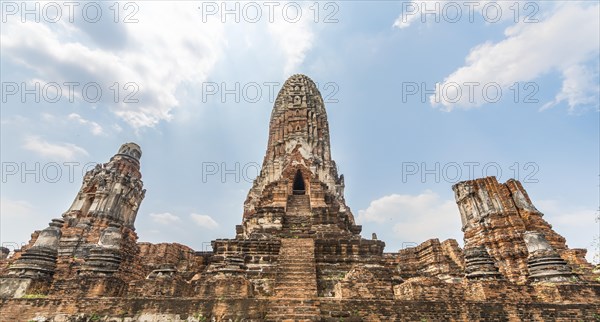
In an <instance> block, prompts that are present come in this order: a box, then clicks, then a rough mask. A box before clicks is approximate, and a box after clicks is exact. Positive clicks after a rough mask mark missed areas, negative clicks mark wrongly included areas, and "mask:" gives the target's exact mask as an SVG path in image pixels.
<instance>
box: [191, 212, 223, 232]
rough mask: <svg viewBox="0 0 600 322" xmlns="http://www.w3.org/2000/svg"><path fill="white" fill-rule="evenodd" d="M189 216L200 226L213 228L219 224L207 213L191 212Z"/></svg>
mask: <svg viewBox="0 0 600 322" xmlns="http://www.w3.org/2000/svg"><path fill="white" fill-rule="evenodd" d="M190 218H191V219H192V220H193V221H194V222H195V223H196V224H197V225H198V226H200V227H202V228H207V229H215V228H217V227H219V224H218V223H217V222H216V221H215V220H214V219H212V217H211V216H209V215H199V214H191V215H190Z"/></svg>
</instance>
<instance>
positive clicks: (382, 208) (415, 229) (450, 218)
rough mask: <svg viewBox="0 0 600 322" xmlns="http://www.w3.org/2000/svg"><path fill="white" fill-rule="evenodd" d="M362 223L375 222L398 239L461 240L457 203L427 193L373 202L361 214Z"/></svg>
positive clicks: (421, 240)
mask: <svg viewBox="0 0 600 322" xmlns="http://www.w3.org/2000/svg"><path fill="white" fill-rule="evenodd" d="M357 221H358V222H360V223H369V222H373V223H376V224H378V225H380V226H381V228H380V229H381V230H382V231H384V232H385V231H386V230H391V232H386V234H387V233H391V234H393V235H394V236H396V237H397V238H398V239H401V240H402V241H405V242H413V243H421V242H423V241H425V240H427V239H430V238H440V239H446V238H455V239H458V240H461V239H462V238H461V237H462V232H461V230H460V228H461V226H460V215H459V212H458V208H457V206H456V203H455V202H454V200H442V199H441V198H440V197H439V196H438V195H437V194H436V193H434V192H432V191H430V190H425V191H424V192H423V193H421V194H418V195H401V194H392V195H388V196H384V197H381V198H379V199H377V200H374V201H372V202H371V204H370V205H369V207H368V208H367V209H366V210H360V211H359V212H358V218H357Z"/></svg>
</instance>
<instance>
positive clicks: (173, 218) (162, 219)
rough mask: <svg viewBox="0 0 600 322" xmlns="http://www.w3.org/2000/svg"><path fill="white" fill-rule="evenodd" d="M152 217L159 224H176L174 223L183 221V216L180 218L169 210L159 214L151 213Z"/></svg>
mask: <svg viewBox="0 0 600 322" xmlns="http://www.w3.org/2000/svg"><path fill="white" fill-rule="evenodd" d="M150 218H152V221H154V222H155V223H159V224H163V225H169V224H174V223H177V222H180V221H181V218H179V216H177V215H173V214H171V213H168V212H164V213H159V214H156V213H151V214H150Z"/></svg>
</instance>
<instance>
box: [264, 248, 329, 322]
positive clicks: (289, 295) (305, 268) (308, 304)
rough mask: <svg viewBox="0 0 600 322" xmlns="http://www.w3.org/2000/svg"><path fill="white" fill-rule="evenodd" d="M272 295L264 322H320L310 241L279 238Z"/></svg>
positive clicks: (313, 258) (313, 253) (312, 251)
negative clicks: (277, 261)
mask: <svg viewBox="0 0 600 322" xmlns="http://www.w3.org/2000/svg"><path fill="white" fill-rule="evenodd" d="M274 296H275V297H276V298H277V299H276V300H274V301H273V302H272V304H271V306H270V307H269V311H268V312H267V317H266V320H267V321H319V320H320V310H319V301H318V300H317V272H316V266H315V242H314V240H313V239H311V238H297V239H296V238H282V239H281V248H280V250H279V267H278V269H277V280H276V284H275V289H274Z"/></svg>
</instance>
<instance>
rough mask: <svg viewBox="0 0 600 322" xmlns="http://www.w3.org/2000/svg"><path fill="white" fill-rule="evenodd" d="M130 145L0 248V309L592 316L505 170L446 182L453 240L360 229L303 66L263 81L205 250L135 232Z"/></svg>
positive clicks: (597, 276)
mask: <svg viewBox="0 0 600 322" xmlns="http://www.w3.org/2000/svg"><path fill="white" fill-rule="evenodd" d="M141 157H142V150H141V148H140V147H139V146H138V145H137V144H135V143H126V144H123V145H122V146H121V148H120V149H119V150H118V152H117V154H115V155H114V156H113V157H112V158H111V159H110V161H109V162H107V163H105V164H99V165H97V166H96V167H95V168H94V169H92V170H90V171H89V172H88V173H87V174H86V175H85V176H84V178H83V184H82V187H81V189H80V190H79V192H78V194H77V196H76V197H75V200H74V201H73V203H72V205H71V206H70V207H69V209H68V210H67V211H66V212H64V213H63V214H62V216H61V217H60V218H58V219H51V218H48V219H49V220H50V219H51V222H50V224H49V226H48V227H47V228H45V229H43V230H41V231H35V232H34V233H33V234H32V236H31V240H30V241H29V244H28V245H26V246H24V247H22V249H20V250H18V251H16V252H15V254H13V255H12V256H8V255H7V254H5V253H7V251H5V250H3V251H2V254H3V255H2V257H0V317H1V319H2V321H56V322H58V321H147V322H151V321H479V320H482V321H487V320H489V321H509V320H510V321H542V320H544V321H594V320H600V272H599V271H598V270H595V269H594V267H593V266H592V265H591V264H590V263H588V262H587V261H586V259H585V255H586V250H585V249H570V248H568V247H567V244H566V241H565V239H564V238H563V237H562V236H561V235H559V234H558V233H557V232H555V231H554V229H553V228H552V226H551V225H550V224H549V223H548V222H546V221H545V220H544V219H543V214H542V213H541V212H540V211H538V210H537V209H536V207H535V206H534V205H533V203H532V201H531V199H530V198H529V196H528V194H527V192H526V191H525V189H524V188H523V186H522V185H521V183H519V182H518V181H515V180H509V181H507V182H506V183H499V182H498V181H497V180H496V178H494V177H487V178H481V179H476V180H470V181H465V182H460V183H457V184H456V185H454V186H453V187H452V189H453V190H454V193H455V197H456V203H457V206H458V208H459V211H460V215H461V220H462V230H463V232H464V247H463V248H461V247H459V244H458V243H457V242H456V241H455V240H446V241H442V242H440V241H439V240H438V239H431V240H427V241H424V242H423V243H422V244H420V245H418V246H416V247H411V248H406V249H402V250H397V251H395V250H391V251H389V252H385V251H384V250H385V242H384V241H381V240H378V239H377V237H376V236H375V235H374V236H372V238H371V239H367V238H364V237H362V236H361V226H360V225H357V224H356V222H355V220H354V215H353V214H352V211H351V210H350V208H349V207H348V206H347V205H346V201H345V199H344V186H345V184H344V176H343V175H341V174H339V173H338V172H337V167H336V164H335V162H334V161H333V159H332V157H331V151H330V140H329V125H328V120H327V115H326V111H325V105H324V103H323V99H322V97H321V95H320V93H319V91H318V89H317V87H316V86H315V83H314V82H313V81H312V80H311V79H309V78H308V77H306V76H304V75H294V76H292V77H290V78H289V79H288V80H287V81H286V82H285V84H284V85H283V87H282V89H281V90H280V92H279V94H278V96H277V99H276V101H275V104H274V107H273V111H272V114H271V121H270V125H269V140H268V145H267V150H266V154H265V157H264V161H263V164H262V168H261V171H260V174H259V175H258V177H257V178H256V180H255V181H254V183H253V185H252V188H251V189H250V191H249V193H248V196H247V198H246V201H245V202H244V211H243V215H242V221H241V224H240V225H237V226H236V227H235V231H236V235H235V238H233V239H217V240H214V241H212V251H194V250H193V249H191V248H189V247H187V246H184V245H180V244H167V243H162V244H150V243H142V242H137V239H138V236H137V234H136V232H135V225H134V224H135V221H136V217H137V212H138V209H139V207H140V204H141V203H142V200H143V199H144V196H145V190H144V188H143V182H142V175H141V173H140V162H141ZM147 162H152V161H151V160H150V161H147ZM149 175H152V174H149ZM232 228H233V227H232Z"/></svg>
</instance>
